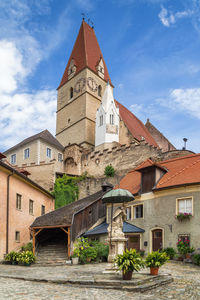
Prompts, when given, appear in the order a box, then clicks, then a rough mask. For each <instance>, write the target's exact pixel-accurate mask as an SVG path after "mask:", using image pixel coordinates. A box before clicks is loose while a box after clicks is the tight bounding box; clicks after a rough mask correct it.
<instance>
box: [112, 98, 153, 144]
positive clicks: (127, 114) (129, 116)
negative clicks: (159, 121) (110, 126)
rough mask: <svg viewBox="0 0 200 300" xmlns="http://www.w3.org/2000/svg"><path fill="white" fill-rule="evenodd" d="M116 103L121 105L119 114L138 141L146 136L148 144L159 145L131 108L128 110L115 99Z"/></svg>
mask: <svg viewBox="0 0 200 300" xmlns="http://www.w3.org/2000/svg"><path fill="white" fill-rule="evenodd" d="M115 103H116V106H118V107H119V114H120V117H121V119H122V121H123V122H124V124H125V125H126V127H127V128H128V130H129V131H130V133H131V134H132V136H133V137H134V138H136V139H137V140H138V141H141V140H142V139H143V138H144V139H145V141H146V142H147V143H148V144H150V145H153V146H155V147H158V144H157V143H156V141H155V140H154V138H153V137H152V135H151V134H150V133H149V131H148V129H147V128H146V127H145V126H144V124H143V123H142V121H140V120H139V119H138V118H137V117H136V116H135V115H134V114H133V113H132V112H131V111H130V110H128V109H127V108H126V107H125V106H123V105H122V104H121V103H119V102H118V101H117V100H115Z"/></svg>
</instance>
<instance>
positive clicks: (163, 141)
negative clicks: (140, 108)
mask: <svg viewBox="0 0 200 300" xmlns="http://www.w3.org/2000/svg"><path fill="white" fill-rule="evenodd" d="M145 127H146V128H147V129H148V131H149V133H150V134H151V135H152V136H153V138H154V140H155V141H156V143H157V144H158V145H159V146H160V148H164V149H163V150H164V151H171V150H176V148H175V147H174V145H172V143H170V141H169V140H168V139H167V138H166V137H165V136H164V135H163V134H162V133H161V132H160V131H159V130H158V129H157V128H156V127H155V126H154V125H153V124H152V123H151V122H150V121H149V119H147V122H146V124H145Z"/></svg>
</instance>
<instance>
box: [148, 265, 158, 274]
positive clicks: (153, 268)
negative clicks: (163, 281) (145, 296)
mask: <svg viewBox="0 0 200 300" xmlns="http://www.w3.org/2000/svg"><path fill="white" fill-rule="evenodd" d="M158 269H159V268H156V267H150V274H151V275H158Z"/></svg>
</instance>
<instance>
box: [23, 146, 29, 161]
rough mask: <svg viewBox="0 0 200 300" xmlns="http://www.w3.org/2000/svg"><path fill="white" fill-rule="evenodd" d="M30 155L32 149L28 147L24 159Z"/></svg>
mask: <svg viewBox="0 0 200 300" xmlns="http://www.w3.org/2000/svg"><path fill="white" fill-rule="evenodd" d="M29 156H30V149H29V148H27V149H25V150H24V159H27V158H29Z"/></svg>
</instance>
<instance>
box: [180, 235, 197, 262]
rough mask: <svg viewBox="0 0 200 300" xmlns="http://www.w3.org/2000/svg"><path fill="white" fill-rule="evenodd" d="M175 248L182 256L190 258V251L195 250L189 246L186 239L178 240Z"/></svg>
mask: <svg viewBox="0 0 200 300" xmlns="http://www.w3.org/2000/svg"><path fill="white" fill-rule="evenodd" d="M177 249H178V252H179V253H180V254H181V256H182V257H183V258H190V257H191V253H192V252H194V250H195V249H194V248H193V247H190V241H189V240H188V239H185V240H183V241H182V240H178V243H177Z"/></svg>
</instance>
